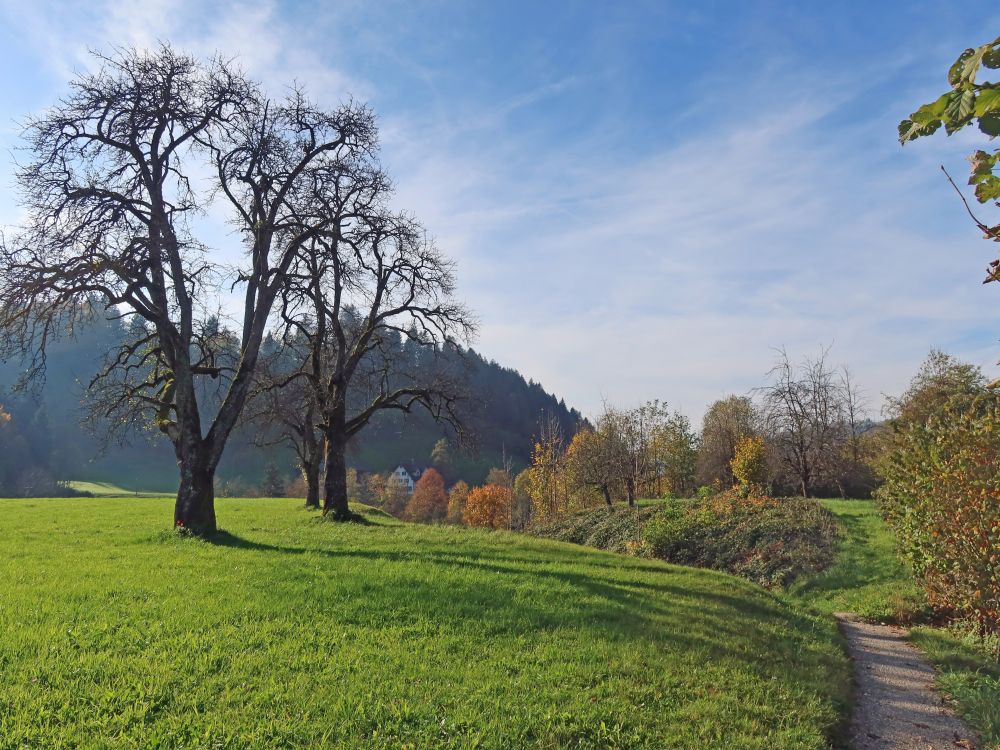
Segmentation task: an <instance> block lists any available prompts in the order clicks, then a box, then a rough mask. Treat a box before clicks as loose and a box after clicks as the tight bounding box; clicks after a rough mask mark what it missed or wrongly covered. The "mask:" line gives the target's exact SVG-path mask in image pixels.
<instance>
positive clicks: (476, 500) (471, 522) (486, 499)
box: [463, 484, 514, 529]
mask: <svg viewBox="0 0 1000 750" xmlns="http://www.w3.org/2000/svg"><path fill="white" fill-rule="evenodd" d="M513 504H514V492H513V490H511V488H510V487H503V486H501V485H499V484H487V485H484V486H483V487H476V488H475V489H474V490H472V491H471V492H470V493H469V499H468V500H466V503H465V513H464V515H463V517H464V519H465V524H466V525H467V526H484V527H487V528H491V529H509V528H510V525H511V510H512V508H513Z"/></svg>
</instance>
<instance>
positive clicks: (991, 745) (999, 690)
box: [789, 500, 1000, 750]
mask: <svg viewBox="0 0 1000 750" xmlns="http://www.w3.org/2000/svg"><path fill="white" fill-rule="evenodd" d="M824 504H825V505H826V506H827V507H828V508H830V510H832V511H833V512H834V513H836V514H837V516H838V518H839V519H840V521H841V523H842V525H843V527H844V530H845V535H844V539H843V541H842V545H841V549H840V553H839V555H838V559H837V562H836V563H835V565H834V566H833V567H832V568H830V569H829V570H827V571H825V572H824V573H822V574H821V575H819V576H816V577H815V578H812V579H810V580H808V581H805V582H803V583H801V584H799V585H796V586H793V587H792V589H791V590H790V592H789V596H790V598H791V600H792V601H793V602H798V603H800V604H802V605H803V606H804V607H805V608H807V609H809V610H811V611H814V612H817V613H831V612H838V611H842V612H855V613H857V614H859V615H861V616H863V617H866V618H868V619H872V620H879V621H894V620H906V619H909V617H910V616H911V615H912V614H914V613H918V614H919V613H920V611H921V610H922V609H923V607H924V604H923V601H924V600H923V597H922V595H921V593H920V590H919V588H918V587H917V585H916V583H915V582H914V580H913V578H912V576H911V575H910V573H909V572H908V571H907V569H906V567H905V565H903V563H902V562H900V560H899V558H898V557H897V556H896V551H895V543H894V540H893V537H892V534H891V532H890V531H889V529H888V528H887V527H886V525H885V524H884V523H883V521H882V519H881V518H880V517H879V515H878V512H877V510H876V508H875V506H874V505H873V503H872V502H871V501H867V500H826V501H824ZM911 637H912V640H913V642H914V644H916V645H917V646H918V647H919V648H920V649H922V650H923V651H924V652H925V653H926V654H927V655H928V657H930V659H931V661H932V662H934V664H935V665H936V666H937V668H938V673H939V678H938V683H939V685H940V687H941V688H942V689H943V690H944V692H946V693H948V694H949V695H951V696H952V697H953V698H954V699H955V701H956V703H957V706H958V708H959V710H960V711H961V713H962V714H963V715H964V716H965V717H966V719H968V721H969V722H970V723H971V724H972V725H973V726H974V727H976V729H978V730H979V732H980V733H981V735H982V737H983V740H984V741H985V743H986V748H985V750H1000V666H998V665H997V664H996V663H995V662H993V661H992V660H991V658H990V657H989V655H987V654H986V652H985V650H984V649H983V648H982V647H981V645H980V644H978V643H977V642H976V639H974V638H971V637H969V636H968V635H967V634H964V633H962V632H960V631H949V630H944V629H941V628H933V627H929V626H916V627H914V628H912V629H911Z"/></svg>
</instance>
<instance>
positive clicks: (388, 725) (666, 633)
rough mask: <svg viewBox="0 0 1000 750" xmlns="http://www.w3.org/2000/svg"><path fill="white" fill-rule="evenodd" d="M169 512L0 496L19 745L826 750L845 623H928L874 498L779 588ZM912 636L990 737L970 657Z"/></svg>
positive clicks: (293, 513) (252, 507)
mask: <svg viewBox="0 0 1000 750" xmlns="http://www.w3.org/2000/svg"><path fill="white" fill-rule="evenodd" d="M171 502H172V500H171V499H170V498H165V497H140V498H134V497H132V498H126V497H113V498H108V497H95V498H64V499H32V500H0V551H2V554H0V675H2V680H0V748H2V750H14V749H15V748H17V749H20V748H45V749H48V748H79V747H83V748H292V747H330V748H358V747H365V748H412V749H414V750H415V749H416V748H511V749H513V748H665V747H669V748H706V747H709V748H827V747H830V746H831V745H833V746H835V745H836V742H837V737H838V734H839V732H840V731H841V729H842V727H843V722H844V721H845V719H846V717H847V715H848V711H849V704H850V691H851V680H850V664H849V662H848V660H847V659H846V657H845V655H844V652H843V648H842V642H841V639H840V636H839V635H838V633H837V631H836V628H835V626H834V624H833V620H832V618H831V617H830V613H832V612H833V611H837V610H852V611H857V612H859V613H860V614H863V615H865V616H867V617H871V618H873V619H880V618H883V619H891V618H897V617H899V616H900V615H901V613H902V612H903V611H909V612H912V611H913V608H914V605H915V604H918V603H919V592H918V590H917V589H916V587H915V585H914V584H913V582H912V581H911V580H910V579H909V576H908V574H907V573H906V569H905V567H903V566H902V564H900V563H899V562H898V561H897V560H896V557H895V554H894V550H893V547H892V540H891V538H890V537H889V535H888V532H887V531H886V529H885V528H884V526H883V525H882V523H881V520H880V519H879V518H878V516H877V514H876V513H875V511H874V508H873V507H872V505H871V503H868V502H864V501H828V502H827V507H829V508H830V509H831V510H833V511H834V513H835V514H836V515H837V517H838V519H839V520H840V522H841V525H842V528H843V535H842V539H841V547H840V551H839V554H838V558H837V562H836V563H835V565H834V566H833V567H831V568H830V569H828V570H827V571H826V572H825V573H822V574H820V575H819V576H815V577H813V578H811V579H808V580H806V581H804V582H801V583H799V584H796V585H795V586H794V587H792V589H790V590H789V591H786V592H780V593H771V592H768V591H765V590H764V589H762V588H760V587H759V586H756V585H754V584H752V583H749V582H746V581H743V580H741V579H739V578H735V577H733V576H729V575H726V574H723V573H716V572H711V571H706V570H699V569H694V568H684V567H679V566H674V565H668V564H665V563H661V562H657V561H653V560H647V559H638V558H633V557H628V556H624V555H617V554H612V553H607V552H601V551H598V550H591V549H589V548H586V547H581V546H577V545H572V544H567V543H562V542H555V541H549V540H545V539H538V538H534V537H529V536H525V535H520V534H513V533H507V532H491V531H478V530H472V529H466V528H455V527H447V526H421V525H413V524H404V523H401V522H399V521H396V520H394V519H392V518H390V517H388V516H386V515H385V514H383V513H381V512H380V511H377V510H374V509H371V508H365V507H364V506H359V507H358V508H356V510H358V511H359V512H360V513H361V518H362V519H363V522H359V523H348V524H333V523H328V522H324V521H322V520H320V519H319V518H318V517H317V516H316V515H315V514H313V513H309V512H306V511H304V510H302V509H300V507H299V506H300V501H299V500H292V499H223V500H219V501H218V504H219V508H218V510H219V517H220V520H221V524H222V526H223V527H224V529H225V531H224V532H221V533H220V534H218V535H217V536H216V537H215V538H214V539H212V540H211V541H205V540H201V539H197V538H193V537H182V536H178V535H176V534H175V533H173V532H172V531H169V530H167V528H166V525H167V522H168V521H169V518H170V510H171ZM907 608H909V609H907ZM915 638H916V640H917V642H918V643H919V644H920V645H921V646H922V647H924V648H925V649H927V650H928V653H929V654H930V655H931V656H932V658H934V659H935V661H936V662H937V663H938V664H939V665H940V666H941V667H942V686H943V687H944V688H945V689H946V690H948V691H949V692H951V693H952V694H953V695H955V697H956V698H958V699H959V700H960V702H961V704H960V705H961V708H962V709H963V711H964V712H965V713H966V715H967V716H968V717H969V718H970V720H972V721H973V722H974V723H975V724H976V726H977V727H979V728H980V729H981V730H982V731H984V733H985V736H986V737H987V739H989V738H991V737H992V738H993V739H994V741H995V738H996V735H995V734H991V732H994V731H995V730H996V727H993V729H991V726H992V725H991V721H995V718H996V709H995V705H996V699H997V697H998V696H1000V693H998V692H996V690H997V684H998V682H997V679H996V673H995V672H992V671H990V669H989V668H988V667H987V666H984V665H985V659H984V658H983V655H982V654H981V653H980V652H979V651H978V650H977V646H976V645H975V644H974V643H971V642H968V641H967V640H963V639H962V638H961V637H960V634H954V633H945V632H942V631H939V630H934V629H932V628H928V627H922V628H917V630H916V631H915ZM991 712H992V713H991ZM989 747H996V745H990V746H989Z"/></svg>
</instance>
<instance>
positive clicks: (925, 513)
mask: <svg viewBox="0 0 1000 750" xmlns="http://www.w3.org/2000/svg"><path fill="white" fill-rule="evenodd" d="M881 469H882V473H883V475H884V477H885V483H884V484H883V485H882V487H880V488H879V489H878V491H877V493H876V497H877V498H878V500H879V502H880V504H881V507H882V509H883V512H884V513H885V515H886V518H887V520H888V521H889V524H890V525H891V526H892V528H893V529H894V530H895V532H896V534H897V536H898V537H899V540H900V547H901V549H902V551H903V553H904V554H905V555H906V556H907V558H908V559H909V561H910V563H911V564H912V566H913V568H914V571H915V572H916V573H917V575H918V576H919V577H920V578H921V579H922V580H923V582H924V586H925V588H926V590H927V595H928V600H929V602H930V604H931V606H933V607H934V608H935V609H936V610H938V612H940V613H942V614H946V615H955V616H959V617H969V618H972V619H974V620H975V621H976V622H977V623H978V625H979V628H980V632H981V633H982V634H983V635H986V634H988V633H991V632H992V633H995V632H997V631H998V630H1000V394H997V393H995V392H985V393H982V394H981V395H979V396H977V397H974V398H969V397H968V396H962V395H959V396H956V397H955V398H952V399H951V400H950V401H948V402H947V403H946V404H945V405H944V406H943V407H940V408H938V409H937V410H936V411H935V413H934V414H933V415H932V416H930V417H928V418H927V419H926V420H925V421H917V420H914V421H912V422H909V423H904V424H902V426H900V427H899V428H898V430H897V432H896V434H895V435H894V439H893V450H892V452H891V453H890V454H889V456H888V457H887V458H886V460H885V461H884V463H883V465H882V467H881Z"/></svg>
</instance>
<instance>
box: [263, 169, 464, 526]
mask: <svg viewBox="0 0 1000 750" xmlns="http://www.w3.org/2000/svg"><path fill="white" fill-rule="evenodd" d="M388 194H389V183H388V179H387V178H386V177H385V176H384V174H382V172H381V171H380V170H378V169H376V168H373V167H372V166H371V165H370V164H369V163H367V162H360V163H349V162H346V161H345V162H341V163H339V164H337V165H335V167H334V168H332V169H331V170H330V171H329V172H327V173H325V174H323V175H322V176H321V177H320V178H319V179H318V180H317V183H316V187H315V188H314V190H313V192H312V194H311V195H310V199H311V201H313V202H314V203H315V206H314V207H312V208H310V209H309V210H311V211H314V212H315V213H316V214H318V215H322V216H324V217H328V218H329V220H330V230H329V231H325V232H322V233H318V234H317V235H316V236H315V237H313V238H312V239H311V240H310V241H309V242H308V243H303V244H302V245H301V247H300V248H299V249H298V253H297V255H296V258H295V262H294V263H293V265H292V268H291V274H290V278H291V283H290V284H289V285H288V286H287V287H286V289H285V290H284V291H283V294H282V304H281V321H282V325H283V327H284V330H285V332H286V339H289V340H290V339H295V340H297V341H301V342H302V346H301V358H302V362H303V366H302V369H301V377H303V378H304V379H305V380H306V382H307V383H308V385H309V389H310V393H311V394H312V396H311V397H312V399H313V401H314V402H315V404H316V407H317V411H318V415H319V423H318V424H319V427H320V430H321V432H322V434H323V439H324V459H323V463H324V466H325V476H324V481H323V511H324V513H325V514H328V515H330V516H332V517H333V518H335V519H344V518H347V517H349V515H350V513H349V509H348V501H347V488H346V462H345V451H346V448H347V445H348V442H349V441H350V440H351V439H352V438H353V437H354V436H356V435H357V434H358V433H359V432H360V431H361V430H362V429H364V427H365V426H366V425H367V424H368V423H369V422H370V420H371V419H372V417H373V416H374V415H375V414H377V413H378V412H380V411H383V410H397V411H402V412H411V411H413V410H414V409H416V408H421V409H423V410H425V411H426V412H428V413H429V414H430V415H431V416H432V417H434V418H435V419H436V420H439V421H442V422H446V423H448V424H449V425H451V426H452V427H454V428H456V429H457V430H460V429H461V418H460V413H459V411H458V409H457V402H458V400H459V399H460V397H461V395H462V382H461V377H460V373H458V372H456V368H455V366H454V364H455V362H456V360H457V359H458V356H457V355H458V354H459V353H460V351H461V345H462V344H464V343H467V342H468V341H470V340H471V338H472V336H473V335H474V332H475V322H474V320H473V318H472V316H471V314H470V313H469V312H468V310H467V309H466V308H465V307H464V306H463V305H462V304H461V303H459V302H458V301H456V300H455V298H454V293H455V280H454V270H453V267H452V263H451V262H450V261H449V260H448V259H447V258H446V257H445V256H444V255H443V254H442V253H441V252H440V251H439V250H438V249H437V247H436V246H435V244H434V242H433V241H432V240H430V239H429V238H428V237H427V235H426V232H425V231H424V229H423V227H422V226H421V225H420V224H418V223H417V222H416V221H415V220H413V219H412V218H410V217H408V216H405V215H401V214H397V213H393V212H391V211H389V210H388V209H387V208H386V207H385V205H384V203H385V200H386V198H387V196H388Z"/></svg>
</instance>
